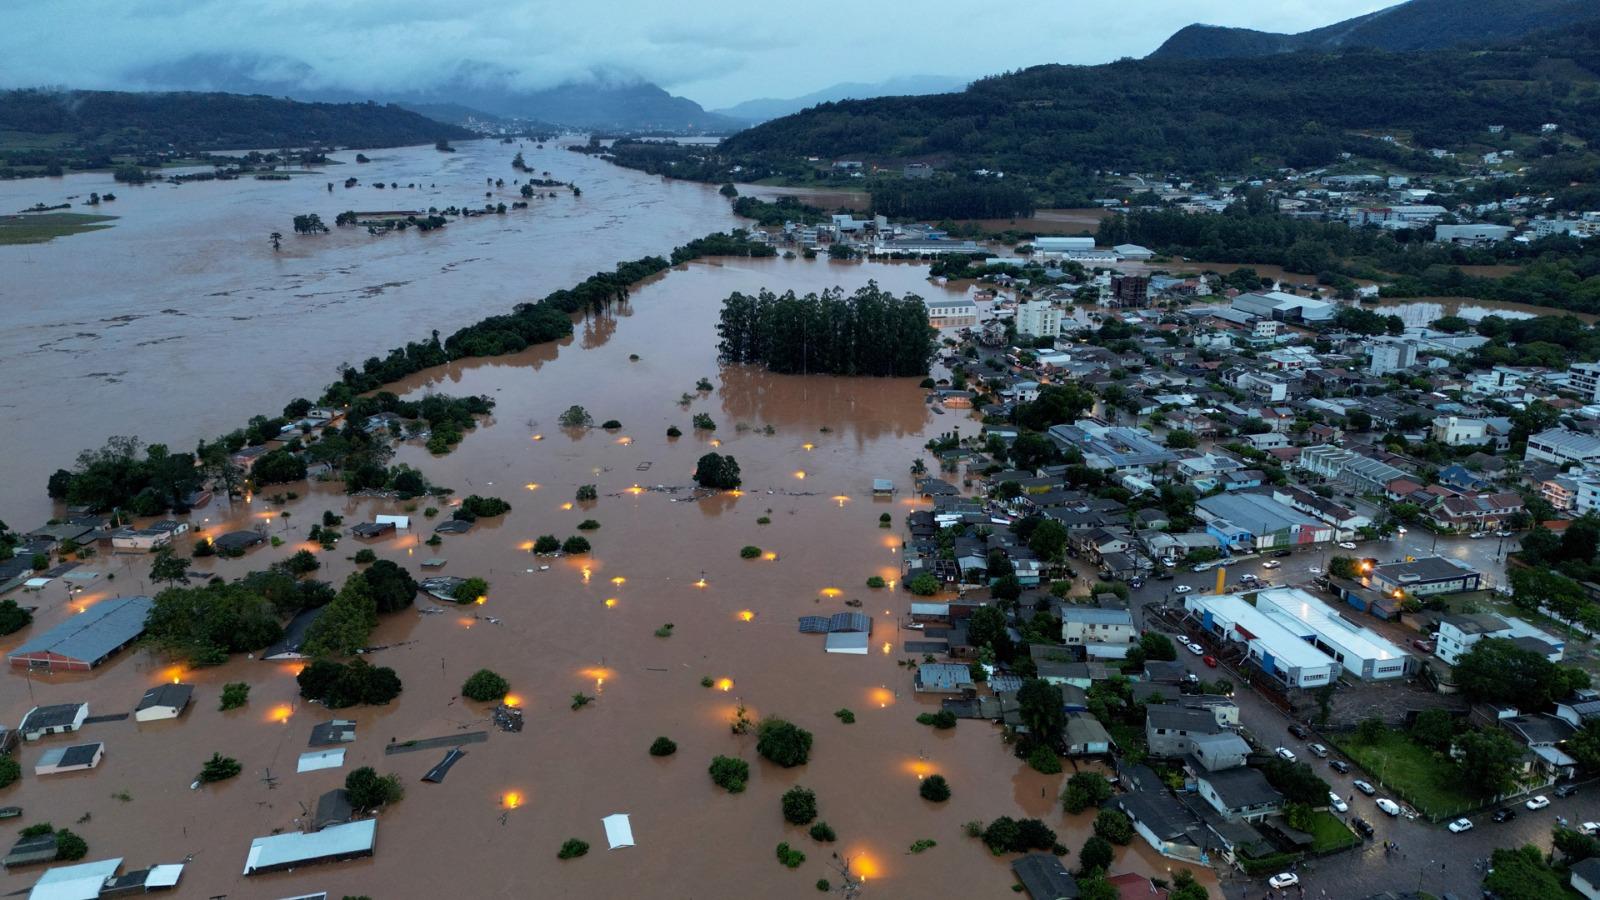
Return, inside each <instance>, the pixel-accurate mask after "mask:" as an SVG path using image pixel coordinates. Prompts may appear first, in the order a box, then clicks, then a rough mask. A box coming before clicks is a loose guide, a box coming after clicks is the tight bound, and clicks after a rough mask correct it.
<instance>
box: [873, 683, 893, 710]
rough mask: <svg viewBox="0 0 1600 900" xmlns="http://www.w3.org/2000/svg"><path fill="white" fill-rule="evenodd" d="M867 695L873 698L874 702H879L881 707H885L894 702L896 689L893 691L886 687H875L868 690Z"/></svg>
mask: <svg viewBox="0 0 1600 900" xmlns="http://www.w3.org/2000/svg"><path fill="white" fill-rule="evenodd" d="M867 696H868V697H869V698H870V699H871V700H872V702H873V703H876V704H878V708H879V709H883V708H884V707H886V706H888V705H889V704H891V703H893V702H894V691H891V690H889V689H888V688H885V687H875V688H873V689H872V690H870V691H867Z"/></svg>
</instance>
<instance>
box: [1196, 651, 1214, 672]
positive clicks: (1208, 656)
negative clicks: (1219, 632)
mask: <svg viewBox="0 0 1600 900" xmlns="http://www.w3.org/2000/svg"><path fill="white" fill-rule="evenodd" d="M1200 661H1201V662H1204V663H1205V664H1206V665H1208V666H1210V667H1211V668H1213V669H1215V668H1216V667H1217V658H1216V657H1215V656H1212V655H1211V654H1209V653H1207V654H1206V655H1205V656H1202V657H1200Z"/></svg>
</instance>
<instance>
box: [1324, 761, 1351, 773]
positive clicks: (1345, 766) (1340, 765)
mask: <svg viewBox="0 0 1600 900" xmlns="http://www.w3.org/2000/svg"><path fill="white" fill-rule="evenodd" d="M1328 768H1330V769H1332V770H1334V771H1335V772H1338V773H1339V774H1340V775H1348V774H1350V764H1349V763H1347V762H1345V761H1344V760H1342V759H1330V760H1328Z"/></svg>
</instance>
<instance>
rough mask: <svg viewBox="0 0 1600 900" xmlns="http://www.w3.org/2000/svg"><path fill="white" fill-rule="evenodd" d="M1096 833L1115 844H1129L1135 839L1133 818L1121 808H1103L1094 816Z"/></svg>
mask: <svg viewBox="0 0 1600 900" xmlns="http://www.w3.org/2000/svg"><path fill="white" fill-rule="evenodd" d="M1094 833H1095V834H1097V835H1099V836H1100V837H1103V838H1105V839H1106V840H1108V841H1110V842H1111V843H1113V844H1127V843H1128V842H1129V841H1131V840H1133V820H1131V819H1129V818H1128V816H1127V815H1126V814H1125V813H1123V812H1122V811H1121V810H1116V809H1102V810H1100V815H1098V816H1095V818H1094Z"/></svg>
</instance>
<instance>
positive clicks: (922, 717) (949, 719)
mask: <svg viewBox="0 0 1600 900" xmlns="http://www.w3.org/2000/svg"><path fill="white" fill-rule="evenodd" d="M917 723H918V724H920V725H932V726H933V727H934V728H937V729H939V730H941V731H943V730H945V729H947V728H954V727H956V714H955V713H953V712H951V711H950V710H948V709H941V710H939V711H938V712H936V713H920V714H918V715H917Z"/></svg>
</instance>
